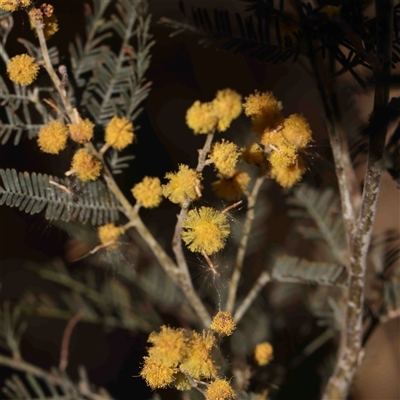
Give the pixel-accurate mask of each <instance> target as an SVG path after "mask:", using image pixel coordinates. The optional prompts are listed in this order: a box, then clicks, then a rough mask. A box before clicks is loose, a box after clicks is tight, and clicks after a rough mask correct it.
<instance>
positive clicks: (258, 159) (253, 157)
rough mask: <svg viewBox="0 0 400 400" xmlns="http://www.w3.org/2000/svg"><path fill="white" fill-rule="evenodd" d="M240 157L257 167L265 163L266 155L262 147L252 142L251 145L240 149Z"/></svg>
mask: <svg viewBox="0 0 400 400" xmlns="http://www.w3.org/2000/svg"><path fill="white" fill-rule="evenodd" d="M242 158H243V160H244V161H245V162H247V163H248V164H251V165H255V166H257V167H261V166H264V165H265V162H266V159H267V158H266V155H265V152H264V150H263V148H262V147H261V146H260V145H259V144H258V143H252V144H251V145H249V146H247V147H245V148H243V149H242Z"/></svg>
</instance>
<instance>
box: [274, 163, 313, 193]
mask: <svg viewBox="0 0 400 400" xmlns="http://www.w3.org/2000/svg"><path fill="white" fill-rule="evenodd" d="M306 170H307V169H306V166H305V165H304V162H303V160H302V158H301V157H299V158H298V159H297V161H296V162H295V163H294V164H291V165H289V166H287V167H272V168H271V170H270V175H271V178H273V179H275V180H276V181H277V182H278V183H279V184H280V185H281V186H282V187H285V188H290V187H292V186H293V185H294V184H295V183H297V182H299V181H300V180H301V178H302V177H303V175H304V173H305V172H306Z"/></svg>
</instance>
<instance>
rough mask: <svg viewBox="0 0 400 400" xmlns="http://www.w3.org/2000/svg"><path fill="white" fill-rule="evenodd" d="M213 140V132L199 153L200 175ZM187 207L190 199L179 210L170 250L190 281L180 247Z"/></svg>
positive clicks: (197, 170)
mask: <svg viewBox="0 0 400 400" xmlns="http://www.w3.org/2000/svg"><path fill="white" fill-rule="evenodd" d="M213 139H214V133H213V132H212V133H209V134H208V135H207V137H206V141H205V143H204V145H203V148H202V149H201V150H200V151H199V158H198V162H197V167H196V172H199V173H201V172H202V171H203V169H204V166H205V162H206V158H207V154H208V153H209V151H210V148H211V143H212V141H213ZM189 206H190V199H188V198H187V199H185V201H184V202H183V204H182V207H181V210H180V212H179V214H178V217H177V221H176V225H175V230H174V236H173V238H172V250H173V252H174V254H175V258H176V263H177V265H178V268H179V269H180V270H181V271H182V272H183V273H184V274H185V275H186V276H187V277H188V279H191V278H190V275H189V268H188V266H187V262H186V258H185V255H184V253H183V247H182V223H183V220H184V219H185V218H186V215H187V213H188V210H189Z"/></svg>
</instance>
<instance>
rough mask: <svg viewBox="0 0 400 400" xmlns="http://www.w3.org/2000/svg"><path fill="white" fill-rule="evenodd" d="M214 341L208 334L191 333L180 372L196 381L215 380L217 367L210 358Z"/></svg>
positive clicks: (210, 334)
mask: <svg viewBox="0 0 400 400" xmlns="http://www.w3.org/2000/svg"><path fill="white" fill-rule="evenodd" d="M214 341H215V338H214V336H213V334H212V333H210V332H207V333H206V332H203V334H202V335H200V334H198V333H197V332H193V333H192V335H191V336H190V339H189V346H188V350H187V358H186V359H185V360H184V361H183V363H182V364H181V365H180V370H181V371H182V372H184V373H186V374H189V375H190V376H191V377H192V378H194V379H198V380H201V379H203V378H205V379H210V378H215V377H216V375H217V367H216V366H215V363H214V361H213V359H212V357H211V350H212V348H213V346H214Z"/></svg>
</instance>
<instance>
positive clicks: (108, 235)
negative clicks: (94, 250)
mask: <svg viewBox="0 0 400 400" xmlns="http://www.w3.org/2000/svg"><path fill="white" fill-rule="evenodd" d="M124 232H125V229H124V228H123V227H122V226H115V225H114V224H113V223H109V224H106V225H103V226H100V227H99V229H98V231H97V235H98V237H99V239H100V242H101V244H102V245H104V246H107V248H108V249H115V248H116V247H118V239H119V237H120V236H121V235H122V234H123V233H124Z"/></svg>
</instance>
